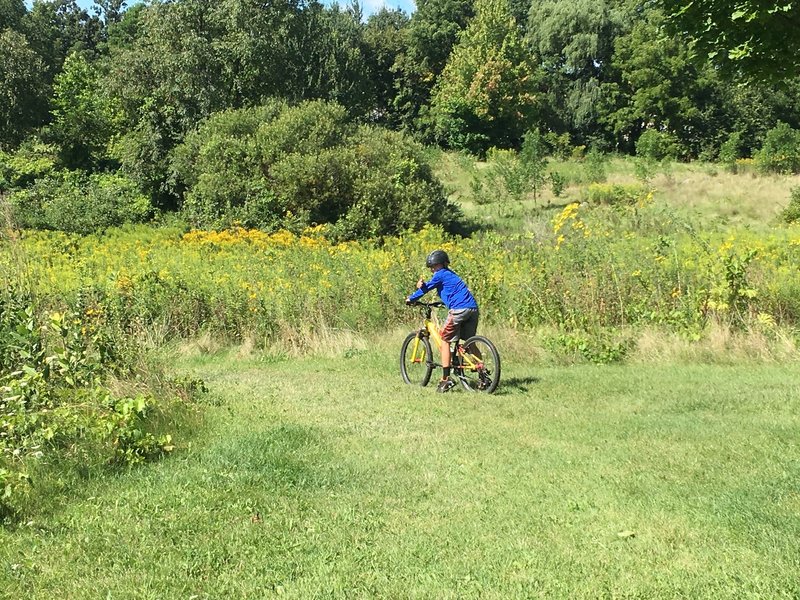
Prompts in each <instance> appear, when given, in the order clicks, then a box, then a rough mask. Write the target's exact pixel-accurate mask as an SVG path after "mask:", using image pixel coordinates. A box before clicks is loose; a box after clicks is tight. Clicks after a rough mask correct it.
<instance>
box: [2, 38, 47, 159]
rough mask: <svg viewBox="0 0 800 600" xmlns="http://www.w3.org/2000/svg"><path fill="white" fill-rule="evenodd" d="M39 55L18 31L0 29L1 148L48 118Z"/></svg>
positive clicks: (15, 141)
mask: <svg viewBox="0 0 800 600" xmlns="http://www.w3.org/2000/svg"><path fill="white" fill-rule="evenodd" d="M47 93H48V87H47V83H46V77H45V67H44V64H43V63H42V60H41V58H40V57H39V55H38V54H36V52H34V51H33V49H31V47H30V45H29V44H28V41H27V40H26V39H25V36H23V35H22V34H21V33H17V32H16V31H12V30H11V29H6V30H5V31H2V32H0V150H7V149H10V148H14V147H16V145H17V144H19V143H20V142H21V141H22V140H23V139H24V137H25V136H26V135H27V134H28V133H29V132H30V131H31V130H32V129H33V128H35V127H37V126H39V125H41V124H42V123H43V122H44V121H45V119H46V118H47Z"/></svg>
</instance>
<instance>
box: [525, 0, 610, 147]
mask: <svg viewBox="0 0 800 600" xmlns="http://www.w3.org/2000/svg"><path fill="white" fill-rule="evenodd" d="M528 5H529V8H530V10H529V13H528V14H527V15H526V19H525V23H526V24H527V26H526V28H525V29H526V42H527V43H528V44H529V45H530V48H531V51H532V53H533V54H534V55H535V56H536V57H537V58H538V59H539V60H540V61H541V64H542V67H543V69H544V71H545V79H546V84H545V85H544V86H543V89H546V90H548V97H547V104H548V108H547V111H546V113H549V114H550V115H552V116H550V119H551V122H548V125H549V126H550V127H552V128H554V129H558V130H562V129H563V128H569V130H570V131H573V132H575V133H576V134H577V137H578V138H579V139H583V140H586V139H587V137H588V136H589V135H591V134H592V133H595V131H596V123H597V117H598V108H599V107H600V102H599V100H600V96H601V89H600V83H601V81H602V80H603V79H605V78H606V77H607V75H606V73H604V71H605V70H606V69H607V66H608V65H609V63H610V62H611V56H612V53H613V49H614V38H615V36H616V35H617V33H618V30H619V29H620V28H621V26H622V24H621V23H620V21H621V16H622V15H623V14H624V12H623V11H622V10H620V9H619V8H617V7H615V6H614V5H613V4H612V3H611V2H608V1H606V0H578V1H574V0H569V1H566V0H543V1H537V2H529V3H528Z"/></svg>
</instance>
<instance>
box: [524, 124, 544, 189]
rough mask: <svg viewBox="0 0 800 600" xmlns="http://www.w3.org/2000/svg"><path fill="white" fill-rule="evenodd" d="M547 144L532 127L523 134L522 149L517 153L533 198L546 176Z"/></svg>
mask: <svg viewBox="0 0 800 600" xmlns="http://www.w3.org/2000/svg"><path fill="white" fill-rule="evenodd" d="M546 155H547V146H546V144H545V142H544V138H543V137H542V134H541V133H540V131H539V130H538V129H533V130H531V131H528V132H527V133H526V134H525V137H524V139H523V142H522V150H521V151H520V153H519V159H520V163H521V165H522V170H523V173H524V174H525V177H526V179H527V181H528V183H529V184H530V188H531V191H532V192H533V199H534V200H536V199H537V198H538V197H539V194H540V192H541V189H542V186H543V185H544V183H545V180H546V178H547V173H546V170H547V157H546Z"/></svg>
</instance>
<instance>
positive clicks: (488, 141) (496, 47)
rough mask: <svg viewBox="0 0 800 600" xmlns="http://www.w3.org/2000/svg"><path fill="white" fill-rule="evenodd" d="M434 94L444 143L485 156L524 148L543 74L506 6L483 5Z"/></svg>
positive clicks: (492, 0)
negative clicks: (491, 150) (493, 149)
mask: <svg viewBox="0 0 800 600" xmlns="http://www.w3.org/2000/svg"><path fill="white" fill-rule="evenodd" d="M475 13H476V14H475V18H474V19H473V20H472V21H471V22H470V24H469V26H468V27H467V29H466V31H465V32H464V34H463V35H462V36H461V38H460V41H459V43H458V45H457V46H456V47H455V48H454V49H453V53H452V55H451V57H450V60H449V62H448V63H447V66H446V67H445V69H444V72H443V73H442V76H441V78H440V79H439V81H438V82H437V84H436V87H435V88H434V90H433V97H432V103H431V110H432V113H433V116H434V118H435V120H436V125H437V134H438V137H439V139H440V140H441V141H442V142H443V143H444V144H446V145H448V146H450V147H453V148H463V149H467V150H469V151H471V152H475V153H477V154H481V155H482V154H483V153H485V152H486V150H487V149H488V148H490V147H492V146H495V147H500V148H514V147H519V145H520V143H521V141H522V136H523V134H524V133H525V132H526V131H528V130H529V129H531V128H532V126H533V124H534V121H535V120H536V117H537V114H538V108H539V107H538V103H537V101H538V74H537V72H536V68H535V66H534V64H533V60H532V57H531V56H530V55H529V54H528V53H527V52H526V50H525V48H524V47H523V44H522V40H521V37H520V34H519V30H518V28H517V24H516V22H515V21H514V18H513V17H512V15H511V12H510V10H509V5H508V1H507V0H478V1H477V2H476V4H475Z"/></svg>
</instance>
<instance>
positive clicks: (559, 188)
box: [549, 171, 567, 198]
mask: <svg viewBox="0 0 800 600" xmlns="http://www.w3.org/2000/svg"><path fill="white" fill-rule="evenodd" d="M549 178H550V188H551V189H552V191H553V196H555V197H556V198H560V197H561V196H562V194H563V193H564V189H565V188H566V187H567V178H566V177H565V176H564V175H562V174H561V173H559V172H558V171H550V174H549Z"/></svg>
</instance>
